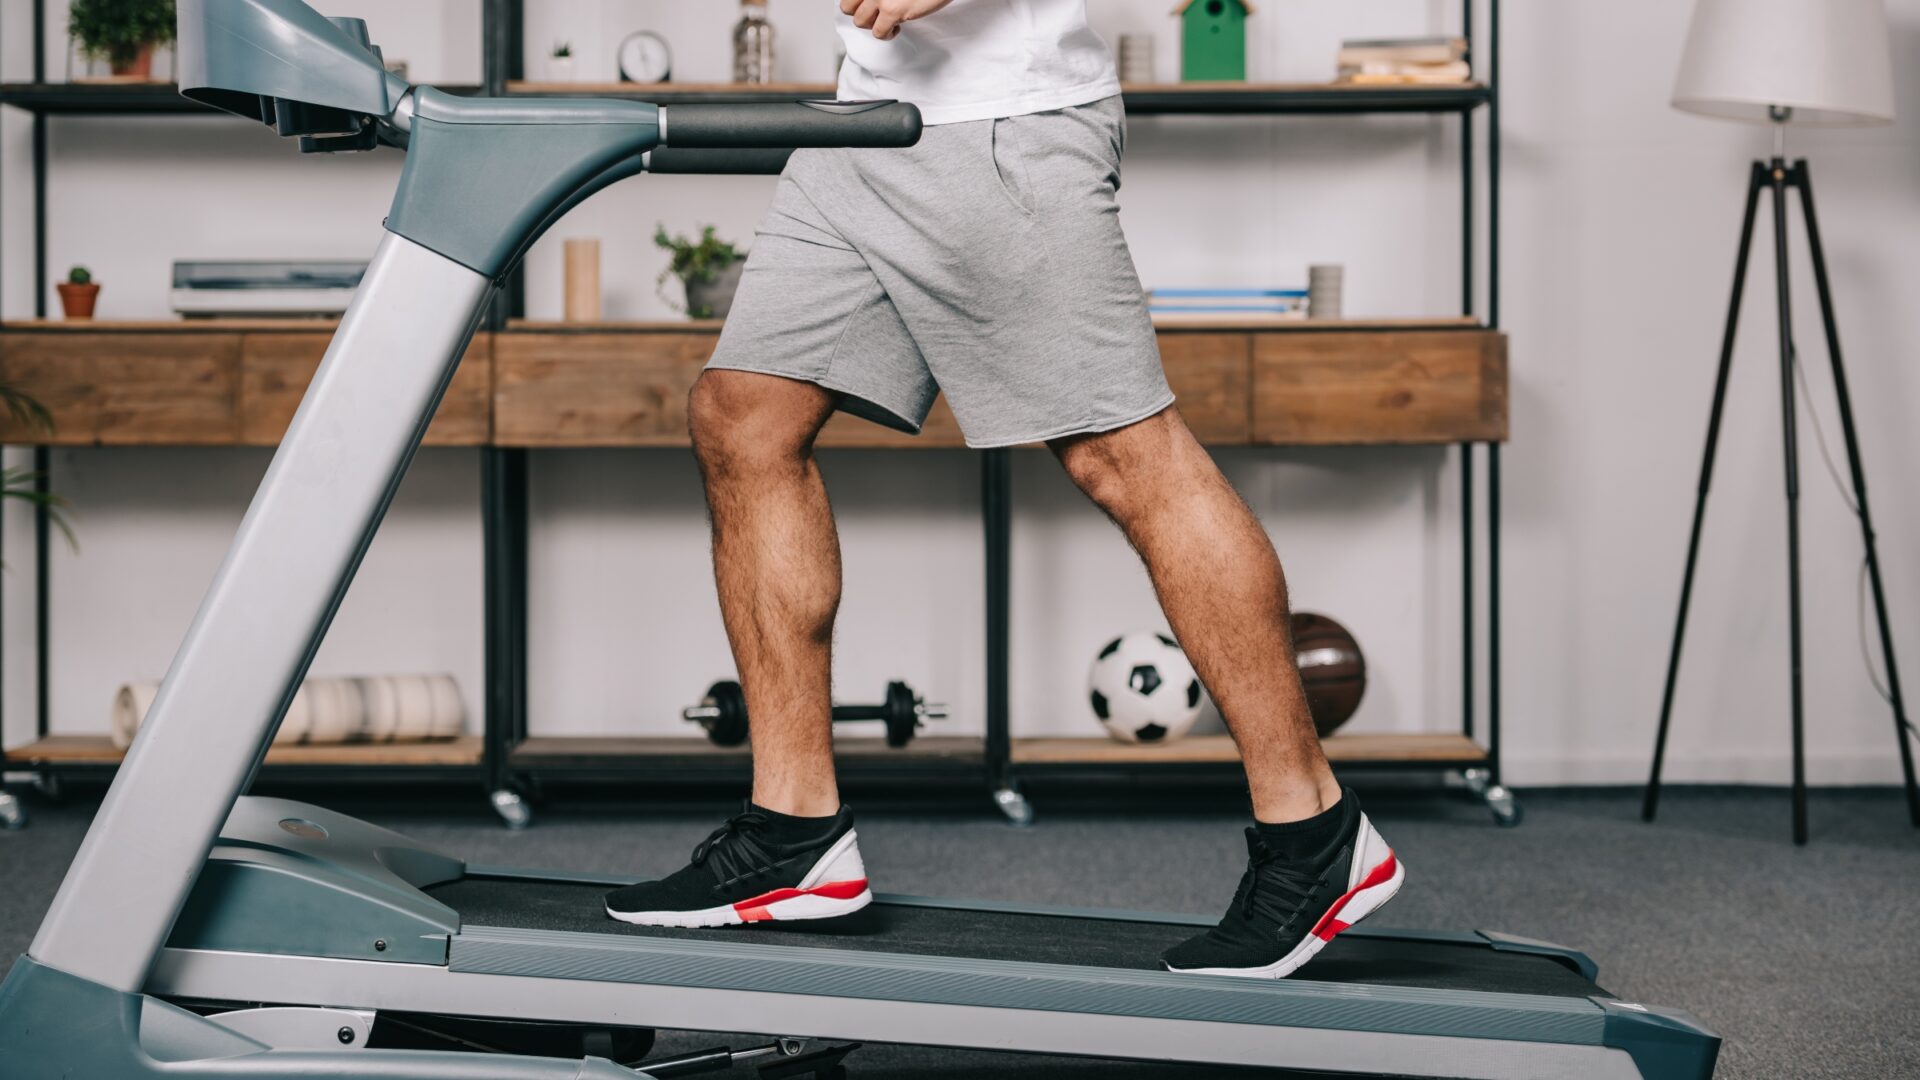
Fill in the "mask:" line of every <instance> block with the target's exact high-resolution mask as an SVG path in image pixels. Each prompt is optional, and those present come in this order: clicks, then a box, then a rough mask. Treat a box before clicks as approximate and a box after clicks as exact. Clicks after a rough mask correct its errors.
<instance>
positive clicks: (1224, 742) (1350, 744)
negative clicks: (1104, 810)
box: [1013, 734, 1487, 766]
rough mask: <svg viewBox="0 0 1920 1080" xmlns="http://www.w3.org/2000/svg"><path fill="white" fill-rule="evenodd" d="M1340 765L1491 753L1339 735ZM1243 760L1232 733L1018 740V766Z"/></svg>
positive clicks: (1332, 743) (1461, 744) (1413, 738)
mask: <svg viewBox="0 0 1920 1080" xmlns="http://www.w3.org/2000/svg"><path fill="white" fill-rule="evenodd" d="M1320 745H1321V746H1322V747H1324V748H1325V749H1326V752H1327V760H1329V761H1331V762H1333V763H1334V764H1335V765H1367V764H1383V763H1392V764H1408V763H1416V762H1417V763H1431V764H1434V765H1472V764H1478V763H1480V762H1484V761H1485V760H1486V758H1487V752H1486V751H1485V750H1483V749H1481V747H1480V746H1479V745H1478V744H1477V743H1475V742H1474V741H1473V740H1472V739H1469V738H1467V737H1466V736H1465V735H1449V734H1404V735H1403V734H1379V735H1373V734H1355V735H1334V736H1332V737H1330V738H1328V739H1326V740H1325V741H1323V742H1322V743H1321V744H1320ZM1239 761H1240V753H1239V751H1238V750H1236V749H1235V748H1234V745H1233V739H1232V737H1231V736H1228V735H1200V736H1195V737H1192V738H1186V739H1180V740H1177V741H1175V742H1170V743H1165V744H1161V745H1151V746H1149V745H1133V744H1129V743H1121V742H1115V741H1113V740H1112V739H1098V738H1072V739H1015V740H1013V763H1014V764H1015V765H1128V766H1136V765H1147V766H1150V765H1154V764H1166V765H1233V764H1238V763H1239Z"/></svg>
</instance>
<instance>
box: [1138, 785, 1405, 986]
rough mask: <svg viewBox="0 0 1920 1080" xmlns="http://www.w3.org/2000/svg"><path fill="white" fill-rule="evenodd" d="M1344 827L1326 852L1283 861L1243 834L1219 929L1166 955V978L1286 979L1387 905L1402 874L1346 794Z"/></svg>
mask: <svg viewBox="0 0 1920 1080" xmlns="http://www.w3.org/2000/svg"><path fill="white" fill-rule="evenodd" d="M1342 801H1343V802H1345V803H1346V804H1347V805H1348V806H1350V807H1351V808H1352V809H1351V810H1349V811H1348V814H1349V819H1350V820H1349V821H1348V822H1347V825H1346V827H1345V828H1344V829H1342V830H1341V832H1340V835H1339V837H1337V838H1336V839H1335V840H1334V841H1333V843H1332V844H1330V845H1329V846H1328V847H1327V848H1326V850H1324V851H1322V852H1320V853H1318V854H1317V855H1314V856H1312V857H1309V858H1306V859H1300V860H1297V861H1291V862H1289V861H1285V860H1282V859H1281V858H1280V857H1279V856H1278V855H1276V854H1275V853H1274V852H1273V850H1272V849H1271V848H1269V847H1268V846H1267V845H1266V843H1265V842H1264V841H1262V840H1261V838H1260V834H1259V832H1258V831H1256V830H1254V829H1251V828H1249V829H1248V830H1247V855H1248V860H1247V872H1246V874H1244V875H1243V876H1242V877H1241V878H1240V889H1239V891H1237V892H1235V893H1234V896H1233V907H1232V908H1231V909H1229V910H1228V912H1227V914H1226V917H1225V918H1223V919H1221V920H1220V925H1218V926H1216V927H1214V928H1213V929H1211V930H1209V931H1207V932H1206V933H1204V934H1201V935H1200V936H1198V937H1195V938H1191V939H1189V940H1187V941H1184V942H1182V943H1181V944H1179V945H1176V946H1174V947H1173V948H1171V949H1168V950H1167V952H1166V954H1165V955H1164V956H1162V957H1161V958H1160V960H1161V963H1163V964H1164V965H1166V968H1167V970H1169V971H1181V972H1189V973H1192V974H1196V975H1240V976H1246V977H1248V978H1256V979H1284V978H1286V977H1287V976H1288V975H1291V974H1293V973H1294V972H1295V971H1297V970H1299V969H1300V966H1301V965H1302V964H1305V963H1306V962H1307V961H1309V960H1311V959H1313V957H1314V954H1316V953H1318V952H1319V951H1320V950H1321V948H1323V947H1324V946H1325V945H1326V943H1327V942H1329V941H1332V940H1333V938H1334V935H1336V934H1338V933H1340V931H1342V930H1345V929H1346V928H1347V927H1349V926H1352V925H1353V924H1354V923H1357V922H1359V921H1360V920H1361V919H1364V918H1366V917H1367V916H1369V915H1371V914H1373V913H1374V912H1375V911H1378V910H1379V909H1380V907H1381V905H1383V904H1385V903H1386V902H1387V901H1389V900H1391V899H1393V895H1394V894H1395V893H1397V892H1399V891H1400V883H1401V882H1402V881H1404V880H1406V876H1407V869H1406V867H1405V866H1403V865H1401V863H1400V862H1399V861H1397V860H1396V859H1395V858H1394V857H1393V850H1392V849H1391V848H1389V847H1387V843H1386V841H1385V840H1382V839H1381V838H1380V834H1379V833H1378V832H1375V831H1374V828H1373V823H1372V822H1370V821H1368V820H1367V815H1366V814H1364V813H1361V812H1360V808H1359V800H1357V799H1355V798H1354V797H1353V795H1352V793H1351V792H1349V793H1347V795H1346V797H1345V798H1344V799H1343V800H1342Z"/></svg>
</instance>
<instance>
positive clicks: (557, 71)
mask: <svg viewBox="0 0 1920 1080" xmlns="http://www.w3.org/2000/svg"><path fill="white" fill-rule="evenodd" d="M547 78H548V80H549V81H552V82H572V81H573V43H572V42H570V41H556V42H554V43H553V52H551V53H549V54H548V55H547Z"/></svg>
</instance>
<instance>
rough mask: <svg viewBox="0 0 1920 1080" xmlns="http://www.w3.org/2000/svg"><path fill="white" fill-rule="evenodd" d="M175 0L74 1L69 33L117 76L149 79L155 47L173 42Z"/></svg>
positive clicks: (86, 52)
mask: <svg viewBox="0 0 1920 1080" xmlns="http://www.w3.org/2000/svg"><path fill="white" fill-rule="evenodd" d="M173 27H174V14H173V0H73V7H72V8H71V9H70V10H69V11H68V13H67V33H68V34H69V35H70V36H71V37H72V38H73V39H74V40H75V41H77V42H79V43H80V51H81V52H83V53H85V54H86V55H87V57H88V59H92V60H105V61H106V62H107V63H108V65H109V66H111V67H112V69H113V73H114V74H115V75H119V76H124V77H132V78H150V77H152V75H153V50H154V48H155V47H156V46H159V45H167V44H170V43H172V41H173Z"/></svg>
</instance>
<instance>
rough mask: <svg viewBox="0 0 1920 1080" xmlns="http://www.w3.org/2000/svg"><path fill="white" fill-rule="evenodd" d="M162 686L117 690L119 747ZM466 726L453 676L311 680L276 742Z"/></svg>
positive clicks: (447, 732)
mask: <svg viewBox="0 0 1920 1080" xmlns="http://www.w3.org/2000/svg"><path fill="white" fill-rule="evenodd" d="M159 690H160V685H159V684H158V683H130V684H128V685H126V686H122V687H121V688H120V689H119V691H118V692H117V693H115V694H114V697H113V709H112V716H111V734H112V738H113V743H114V745H115V746H116V747H119V748H120V749H122V750H124V749H126V748H127V747H128V746H131V745H132V744H133V735H134V732H135V731H136V730H138V729H139V726H140V723H141V721H143V720H145V719H146V715H147V712H148V710H149V709H151V708H152V707H153V700H154V697H155V696H156V695H157V694H158V693H159ZM466 726H467V710H466V705H465V704H464V703H463V702H462V701H461V698H460V685H459V683H457V682H455V681H454V678H453V676H451V675H378V676H371V677H367V678H359V679H308V680H307V681H306V682H304V683H302V684H301V685H300V689H299V691H298V692H296V693H295V694H294V696H293V701H292V702H291V703H290V704H289V705H288V707H287V716H286V719H285V720H283V721H281V724H280V730H279V733H278V734H276V735H275V736H274V740H273V741H274V743H275V744H276V745H285V744H289V743H302V742H304V743H344V742H361V741H375V742H419V741H423V740H428V739H450V738H453V737H455V736H457V735H459V734H461V732H463V731H464V730H466Z"/></svg>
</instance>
